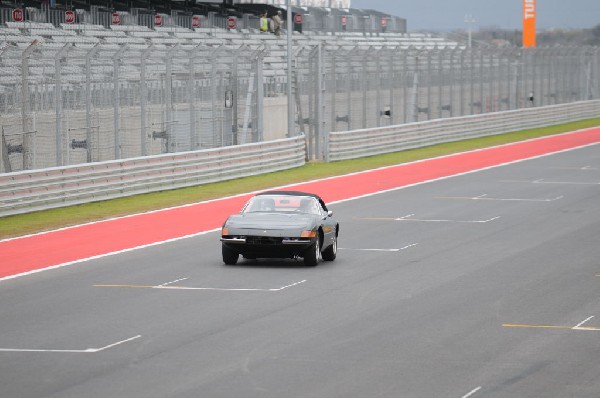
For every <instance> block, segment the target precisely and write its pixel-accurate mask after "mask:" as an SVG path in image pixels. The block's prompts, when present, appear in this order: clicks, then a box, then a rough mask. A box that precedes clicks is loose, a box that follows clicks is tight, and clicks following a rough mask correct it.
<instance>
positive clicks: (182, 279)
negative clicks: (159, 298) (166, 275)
mask: <svg viewBox="0 0 600 398" xmlns="http://www.w3.org/2000/svg"><path fill="white" fill-rule="evenodd" d="M186 279H189V278H180V279H175V280H174V281H171V282H167V283H163V284H162V285H159V286H160V287H165V286H168V285H172V284H173V283H177V282H181V281H185V280H186Z"/></svg>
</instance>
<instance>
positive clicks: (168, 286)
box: [94, 278, 306, 292]
mask: <svg viewBox="0 0 600 398" xmlns="http://www.w3.org/2000/svg"><path fill="white" fill-rule="evenodd" d="M185 279H188V278H183V279H178V280H177V281H173V282H168V283H164V284H162V285H154V286H152V285H132V284H129V285H127V284H97V285H94V286H95V287H121V288H131V289H161V290H205V291H207V290H212V291H221V292H280V291H282V290H285V289H288V288H290V287H293V286H297V285H299V284H301V283H304V282H306V279H304V280H301V281H299V282H294V283H291V284H289V285H286V286H282V287H278V288H272V289H260V288H224V287H189V286H173V285H172V284H173V283H175V282H178V281H181V280H185Z"/></svg>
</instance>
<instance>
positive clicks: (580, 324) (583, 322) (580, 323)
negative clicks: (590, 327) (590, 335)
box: [573, 315, 594, 330]
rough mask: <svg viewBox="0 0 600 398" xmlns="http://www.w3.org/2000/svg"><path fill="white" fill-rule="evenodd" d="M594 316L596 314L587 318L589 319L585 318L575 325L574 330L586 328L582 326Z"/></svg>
mask: <svg viewBox="0 0 600 398" xmlns="http://www.w3.org/2000/svg"><path fill="white" fill-rule="evenodd" d="M592 318H594V316H593V315H592V316H590V317H589V318H587V319H585V320H583V321H581V322H579V323H578V324H577V325H575V326H574V327H573V330H577V329H584V328H582V326H583V325H584V324H585V323H587V322H588V321H589V320H590V319H592Z"/></svg>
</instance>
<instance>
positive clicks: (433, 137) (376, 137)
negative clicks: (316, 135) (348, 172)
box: [325, 100, 600, 161]
mask: <svg viewBox="0 0 600 398" xmlns="http://www.w3.org/2000/svg"><path fill="white" fill-rule="evenodd" d="M599 116H600V100H594V101H583V102H575V103H571V104H564V105H551V106H546V107H540V108H529V109H519V110H513V111H504V112H497V113H488V114H482V115H474V116H461V117H456V118H449V119H437V120H430V121H425V122H416V123H408V124H403V125H398V126H389V127H380V128H372V129H360V130H353V131H345V132H332V133H329V135H328V140H327V143H326V145H325V153H326V160H327V161H336V160H343V159H354V158H359V157H364V156H372V155H378V154H382V153H389V152H397V151H403V150H407V149H412V148H421V147H425V146H430V145H435V144H439V143H444V142H451V141H458V140H463V139H470V138H478V137H484V136H488V135H494V134H502V133H508V132H512V131H520V130H526V129H531V128H538V127H545V126H549V125H556V124H562V123H568V122H571V121H575V120H582V119H591V118H594V117H599Z"/></svg>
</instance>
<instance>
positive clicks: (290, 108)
mask: <svg viewBox="0 0 600 398" xmlns="http://www.w3.org/2000/svg"><path fill="white" fill-rule="evenodd" d="M285 5H286V12H287V14H286V15H287V26H286V27H287V119H288V133H287V136H288V137H295V136H296V132H295V131H294V130H295V123H294V96H293V93H292V66H293V65H292V63H293V59H292V58H293V56H294V51H293V46H292V32H293V30H294V26H293V25H292V8H291V7H290V0H286V1H285Z"/></svg>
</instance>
